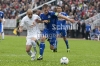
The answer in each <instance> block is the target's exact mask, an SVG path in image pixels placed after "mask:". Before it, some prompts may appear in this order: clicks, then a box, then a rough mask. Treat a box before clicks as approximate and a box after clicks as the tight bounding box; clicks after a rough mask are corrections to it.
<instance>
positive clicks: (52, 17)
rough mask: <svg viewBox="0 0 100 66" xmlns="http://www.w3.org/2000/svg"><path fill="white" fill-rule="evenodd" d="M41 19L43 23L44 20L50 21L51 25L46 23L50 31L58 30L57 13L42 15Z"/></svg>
mask: <svg viewBox="0 0 100 66" xmlns="http://www.w3.org/2000/svg"><path fill="white" fill-rule="evenodd" d="M40 17H41V20H42V21H43V20H48V21H49V23H44V25H45V28H46V29H48V30H49V31H52V30H53V31H55V30H56V26H57V20H58V17H57V13H55V12H48V14H44V13H42V14H41V15H40Z"/></svg>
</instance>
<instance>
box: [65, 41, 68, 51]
mask: <svg viewBox="0 0 100 66" xmlns="http://www.w3.org/2000/svg"><path fill="white" fill-rule="evenodd" d="M65 43H66V47H67V49H69V44H68V40H65Z"/></svg>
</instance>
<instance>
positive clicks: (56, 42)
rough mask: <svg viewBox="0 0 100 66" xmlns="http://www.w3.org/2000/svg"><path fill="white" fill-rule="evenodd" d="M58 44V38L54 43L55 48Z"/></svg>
mask: <svg viewBox="0 0 100 66" xmlns="http://www.w3.org/2000/svg"><path fill="white" fill-rule="evenodd" d="M57 44H58V41H57V40H56V41H55V44H54V49H56V48H57Z"/></svg>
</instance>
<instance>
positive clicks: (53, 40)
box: [49, 31, 57, 50]
mask: <svg viewBox="0 0 100 66" xmlns="http://www.w3.org/2000/svg"><path fill="white" fill-rule="evenodd" d="M56 38H57V34H56V32H55V31H51V32H49V39H50V49H51V50H54V49H55V46H56ZM56 48H57V46H56Z"/></svg>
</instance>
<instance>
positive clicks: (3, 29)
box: [1, 25, 4, 39]
mask: <svg viewBox="0 0 100 66" xmlns="http://www.w3.org/2000/svg"><path fill="white" fill-rule="evenodd" d="M1 27H2V29H1V31H2V33H1V35H2V39H4V29H3V25H2V26H1Z"/></svg>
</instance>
